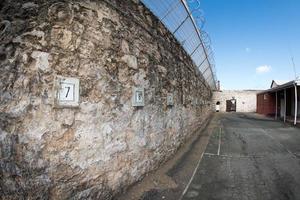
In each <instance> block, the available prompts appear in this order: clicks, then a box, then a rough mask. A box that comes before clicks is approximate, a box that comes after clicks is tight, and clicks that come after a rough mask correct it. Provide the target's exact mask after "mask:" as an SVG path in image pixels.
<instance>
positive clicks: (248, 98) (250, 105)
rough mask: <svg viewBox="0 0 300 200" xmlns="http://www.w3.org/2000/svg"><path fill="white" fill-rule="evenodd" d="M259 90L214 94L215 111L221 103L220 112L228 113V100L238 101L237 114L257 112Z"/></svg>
mask: <svg viewBox="0 0 300 200" xmlns="http://www.w3.org/2000/svg"><path fill="white" fill-rule="evenodd" d="M258 92H260V91H258V90H223V91H215V92H213V104H212V105H213V109H214V110H215V106H216V104H217V102H218V101H219V102H220V112H226V100H231V99H232V98H233V97H234V98H235V99H236V111H237V112H256V94H257V93H258Z"/></svg>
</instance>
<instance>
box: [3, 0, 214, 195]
mask: <svg viewBox="0 0 300 200" xmlns="http://www.w3.org/2000/svg"><path fill="white" fill-rule="evenodd" d="M54 2H57V1H48V0H47V1H46V0H40V1H37V0H36V1H30V2H29V1H26V0H22V1H13V0H5V1H4V2H1V3H0V4H1V6H0V8H2V9H1V11H0V19H1V24H2V25H4V26H2V28H1V30H0V39H1V44H0V94H1V96H0V134H1V135H0V147H1V148H0V150H1V152H0V153H1V156H2V157H1V158H2V159H1V161H0V162H1V163H0V166H1V169H0V170H1V179H0V188H1V193H2V194H1V196H2V197H4V199H20V198H25V199H88V198H90V199H111V198H112V196H113V195H114V194H115V193H117V192H119V191H120V190H121V189H124V188H126V187H127V186H129V185H130V184H132V183H134V182H136V181H138V180H140V179H141V178H142V177H143V176H144V175H145V174H146V173H147V172H149V171H151V170H153V169H155V168H157V167H158V166H159V165H160V164H161V163H162V162H164V161H165V160H167V159H168V158H169V157H170V156H171V155H172V154H174V152H175V151H176V150H177V149H178V147H179V146H180V145H181V144H182V143H183V142H184V141H185V140H186V139H187V138H188V137H190V136H191V135H192V134H195V131H196V130H198V128H199V127H201V125H202V124H203V122H204V121H205V120H206V119H207V118H208V116H209V114H210V113H211V109H210V106H209V103H208V102H211V97H212V92H211V90H210V89H209V88H208V86H207V85H206V84H205V83H204V80H203V77H202V76H201V75H200V74H199V72H198V71H197V68H196V66H195V65H194V64H193V63H192V60H191V59H190V58H189V57H188V56H187V54H186V53H185V52H184V51H183V49H182V48H181V47H180V45H179V44H178V43H177V42H176V40H175V39H174V37H173V36H172V35H171V34H170V33H169V32H168V31H167V30H166V29H165V28H164V26H163V25H162V24H161V23H160V22H158V20H157V19H156V18H155V17H154V16H153V15H152V14H151V13H150V12H149V11H148V10H147V9H146V8H145V7H144V6H142V5H141V4H139V3H138V1H122V0H117V1H105V0H102V1H87V2H84V1H64V2H60V3H54ZM3 20H7V21H3ZM3 27H6V28H3ZM56 75H61V76H65V77H75V78H79V79H80V103H79V107H78V108H55V107H54V106H53V101H54V91H53V90H54V79H55V76H56ZM136 86H138V87H143V88H145V106H144V107H143V108H134V107H132V105H131V97H132V88H133V87H136ZM168 93H173V94H174V101H175V105H174V106H173V107H168V106H167V105H166V96H167V94H168ZM203 102H205V103H203Z"/></svg>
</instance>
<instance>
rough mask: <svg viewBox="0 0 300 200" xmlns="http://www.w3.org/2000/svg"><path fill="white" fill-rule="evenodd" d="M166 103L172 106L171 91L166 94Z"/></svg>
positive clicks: (172, 97)
mask: <svg viewBox="0 0 300 200" xmlns="http://www.w3.org/2000/svg"><path fill="white" fill-rule="evenodd" d="M167 105H168V106H173V105H174V96H173V94H171V93H169V94H168V95H167Z"/></svg>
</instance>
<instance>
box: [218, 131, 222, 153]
mask: <svg viewBox="0 0 300 200" xmlns="http://www.w3.org/2000/svg"><path fill="white" fill-rule="evenodd" d="M221 135H222V128H221V127H220V131H219V146H218V155H220V150H221Z"/></svg>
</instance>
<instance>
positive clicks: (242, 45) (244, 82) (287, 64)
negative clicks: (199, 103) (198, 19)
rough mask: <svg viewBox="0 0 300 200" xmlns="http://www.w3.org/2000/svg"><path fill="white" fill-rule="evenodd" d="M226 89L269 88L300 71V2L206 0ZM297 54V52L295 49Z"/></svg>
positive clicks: (219, 73) (219, 71) (207, 26)
mask: <svg viewBox="0 0 300 200" xmlns="http://www.w3.org/2000/svg"><path fill="white" fill-rule="evenodd" d="M201 9H202V10H203V12H204V16H205V18H206V24H205V26H204V30H205V31H206V32H208V33H209V35H210V37H211V41H212V48H213V50H214V55H215V61H216V68H217V76H218V79H219V80H220V81H221V85H222V88H223V89H266V88H268V87H269V86H270V84H271V81H272V79H275V80H292V79H294V77H295V75H294V70H293V65H292V61H291V54H292V55H293V57H294V61H295V64H296V71H297V75H299V74H300V0H201ZM290 52H291V53H290Z"/></svg>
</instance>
